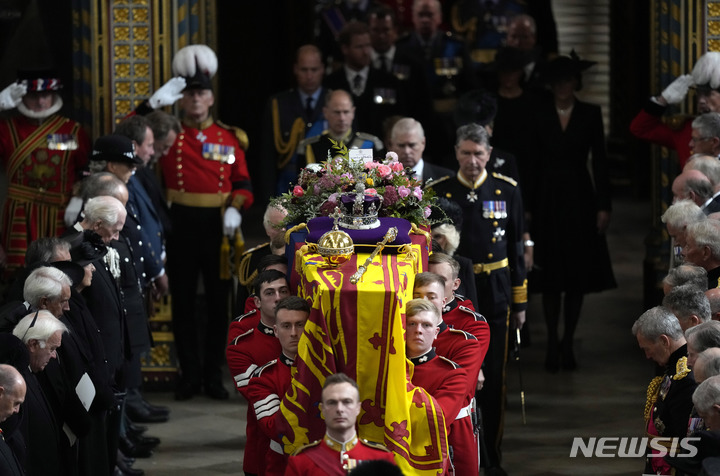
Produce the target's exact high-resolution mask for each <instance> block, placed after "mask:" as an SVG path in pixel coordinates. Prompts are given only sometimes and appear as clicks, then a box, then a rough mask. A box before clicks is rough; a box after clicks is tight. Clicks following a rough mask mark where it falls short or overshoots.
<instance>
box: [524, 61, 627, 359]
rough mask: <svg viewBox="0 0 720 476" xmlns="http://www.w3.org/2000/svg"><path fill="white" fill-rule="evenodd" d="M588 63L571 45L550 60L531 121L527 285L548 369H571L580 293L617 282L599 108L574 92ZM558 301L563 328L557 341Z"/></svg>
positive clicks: (579, 86) (607, 179) (581, 296)
mask: <svg viewBox="0 0 720 476" xmlns="http://www.w3.org/2000/svg"><path fill="white" fill-rule="evenodd" d="M593 64H594V63H592V62H588V61H582V60H580V59H579V58H578V57H577V55H575V53H574V51H573V52H572V53H571V56H570V57H559V58H556V59H555V60H553V61H551V62H550V63H549V65H548V70H547V82H548V84H549V85H550V88H551V92H552V97H550V98H548V100H547V101H545V102H543V103H541V106H540V107H538V111H537V112H538V117H537V119H536V121H535V122H536V125H537V128H536V131H537V135H536V137H535V138H534V146H535V150H536V151H537V157H536V160H537V163H536V167H535V169H536V171H537V174H535V180H536V182H535V184H534V187H533V189H534V197H533V199H532V200H530V213H531V216H532V225H531V230H532V236H533V238H534V240H535V268H534V271H533V273H532V276H531V286H532V289H533V290H534V291H540V292H542V297H543V311H544V313H545V319H546V323H547V329H548V348H547V357H546V361H545V367H546V368H547V370H548V371H550V372H557V371H558V370H559V368H560V366H561V365H562V367H563V368H565V369H567V370H574V369H575V368H576V365H577V364H576V361H575V355H574V352H573V336H574V334H575V329H576V327H577V323H578V320H579V318H580V310H581V307H582V302H583V297H584V295H585V294H586V293H588V292H597V291H602V290H604V289H609V288H613V287H615V279H614V277H613V272H612V268H611V263H610V257H609V254H608V249H607V242H606V240H605V231H606V229H607V227H608V224H609V221H610V210H611V203H610V180H609V174H608V165H607V155H606V152H605V136H604V132H603V122H602V114H601V111H600V107H599V106H597V105H594V104H588V103H585V102H582V101H580V100H578V99H577V97H575V91H577V90H579V89H580V88H581V87H582V77H581V76H582V71H583V70H585V69H587V68H588V67H590V66H592V65H593ZM588 160H590V164H591V165H590V167H588ZM590 170H591V171H592V172H590ZM563 294H564V299H563ZM561 304H562V308H563V311H564V312H563V314H564V331H563V338H562V340H559V338H558V325H559V320H560V311H561Z"/></svg>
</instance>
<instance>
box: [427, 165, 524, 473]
mask: <svg viewBox="0 0 720 476" xmlns="http://www.w3.org/2000/svg"><path fill="white" fill-rule="evenodd" d="M431 187H432V188H433V189H434V190H435V191H436V192H437V195H438V196H439V197H445V198H447V199H449V200H454V201H455V202H457V203H458V205H460V208H462V210H463V223H464V226H463V230H462V232H461V235H460V246H459V247H458V250H457V252H458V254H460V255H462V256H467V257H468V258H470V259H472V261H473V268H474V271H475V284H476V289H477V296H478V308H477V311H478V312H479V313H480V314H482V315H483V316H485V317H486V319H487V321H488V324H489V325H490V348H489V349H488V353H487V357H486V358H485V366H484V372H485V386H484V388H483V390H482V391H481V392H479V395H478V398H479V402H480V405H479V406H480V408H481V409H482V415H483V424H484V427H485V440H486V445H487V447H488V452H489V455H488V461H486V462H485V463H484V466H486V467H492V466H497V465H499V464H500V442H501V440H502V431H503V428H502V424H503V414H504V411H505V362H506V358H507V342H508V321H509V312H510V311H512V312H519V311H524V310H525V309H526V308H527V281H526V279H525V258H524V256H523V243H522V233H523V205H522V198H521V197H520V190H519V188H518V187H517V184H516V182H515V181H514V180H513V179H511V178H509V177H505V176H504V175H500V174H496V173H487V171H485V172H483V175H482V176H481V177H480V178H479V179H478V180H477V181H476V182H475V183H474V184H472V183H470V182H469V181H468V180H467V179H465V178H464V177H463V176H462V175H461V174H460V173H459V172H458V174H457V175H456V176H455V177H452V178H448V179H446V180H439V181H437V182H435V183H433V184H432V185H431Z"/></svg>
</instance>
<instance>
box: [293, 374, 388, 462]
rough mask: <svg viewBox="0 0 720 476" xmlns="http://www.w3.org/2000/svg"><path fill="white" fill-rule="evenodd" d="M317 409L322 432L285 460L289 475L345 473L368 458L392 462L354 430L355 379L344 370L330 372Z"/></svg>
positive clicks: (385, 452) (357, 397)
mask: <svg viewBox="0 0 720 476" xmlns="http://www.w3.org/2000/svg"><path fill="white" fill-rule="evenodd" d="M320 411H321V412H322V414H323V417H324V419H325V426H326V427H327V428H326V431H325V436H324V437H323V439H322V440H318V441H315V442H313V443H310V444H309V445H305V446H303V447H301V448H300V449H298V450H297V451H296V452H295V454H294V455H293V456H291V457H290V459H289V460H288V468H287V471H286V472H285V474H286V475H288V476H317V475H334V474H345V472H346V471H350V470H351V469H353V468H355V467H356V466H357V465H358V464H361V463H362V462H364V461H369V460H385V461H389V462H392V463H394V462H395V459H394V458H393V455H392V453H390V452H389V451H388V450H387V449H386V448H385V447H383V446H382V445H379V444H377V443H371V442H369V441H367V440H361V439H360V438H358V436H357V432H356V431H355V421H356V420H357V417H358V415H359V414H360V392H359V390H358V386H357V383H355V381H354V380H353V379H351V378H350V377H348V376H347V375H345V374H344V373H337V374H333V375H330V376H329V377H328V378H326V379H325V384H324V385H323V390H322V395H321V403H320Z"/></svg>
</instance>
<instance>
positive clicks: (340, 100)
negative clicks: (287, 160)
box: [298, 89, 383, 164]
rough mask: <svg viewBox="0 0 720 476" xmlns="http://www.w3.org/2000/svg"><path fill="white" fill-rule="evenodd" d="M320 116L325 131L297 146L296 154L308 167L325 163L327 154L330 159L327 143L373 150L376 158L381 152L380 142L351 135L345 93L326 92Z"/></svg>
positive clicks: (351, 116) (359, 134) (350, 113)
mask: <svg viewBox="0 0 720 476" xmlns="http://www.w3.org/2000/svg"><path fill="white" fill-rule="evenodd" d="M323 115H324V116H325V119H326V120H327V126H328V129H327V130H326V131H323V133H322V134H321V135H318V136H314V137H310V138H308V139H305V140H302V141H300V144H299V145H298V155H302V156H304V158H305V163H308V164H312V163H316V162H322V161H323V160H327V158H328V152H329V153H330V155H331V156H332V155H333V152H332V151H331V149H332V147H333V143H332V142H331V140H334V141H336V142H338V143H339V142H342V143H343V144H345V146H347V148H348V149H351V148H353V147H357V148H358V149H373V151H374V154H375V155H379V154H380V152H381V151H382V149H383V143H382V141H381V140H380V139H379V138H377V137H376V136H374V135H371V134H366V133H364V132H353V130H352V125H353V120H354V119H355V106H354V105H353V100H352V97H351V96H350V94H349V93H348V92H347V91H343V90H342V89H338V90H335V91H332V92H330V93H328V95H327V96H326V99H325V107H324V108H323Z"/></svg>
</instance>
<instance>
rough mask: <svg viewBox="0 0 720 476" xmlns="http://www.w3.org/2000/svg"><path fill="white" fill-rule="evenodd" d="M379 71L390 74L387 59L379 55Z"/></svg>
mask: <svg viewBox="0 0 720 476" xmlns="http://www.w3.org/2000/svg"><path fill="white" fill-rule="evenodd" d="M380 69H382V70H383V71H385V72H386V73H388V72H390V68H388V57H387V56H385V55H380Z"/></svg>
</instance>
